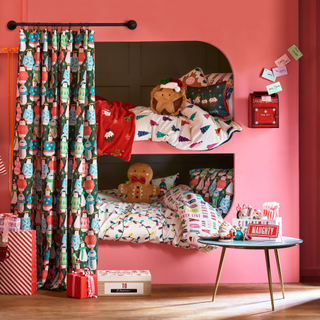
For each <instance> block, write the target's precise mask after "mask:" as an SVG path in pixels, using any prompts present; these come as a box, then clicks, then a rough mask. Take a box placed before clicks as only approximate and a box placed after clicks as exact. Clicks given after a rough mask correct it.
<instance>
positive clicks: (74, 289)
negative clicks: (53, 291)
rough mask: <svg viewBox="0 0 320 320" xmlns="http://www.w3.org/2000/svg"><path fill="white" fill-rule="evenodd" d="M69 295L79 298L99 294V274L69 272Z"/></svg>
mask: <svg viewBox="0 0 320 320" xmlns="http://www.w3.org/2000/svg"><path fill="white" fill-rule="evenodd" d="M67 296H69V297H72V298H77V299H85V298H90V297H92V296H95V297H96V296H97V275H96V274H86V272H72V273H68V274H67Z"/></svg>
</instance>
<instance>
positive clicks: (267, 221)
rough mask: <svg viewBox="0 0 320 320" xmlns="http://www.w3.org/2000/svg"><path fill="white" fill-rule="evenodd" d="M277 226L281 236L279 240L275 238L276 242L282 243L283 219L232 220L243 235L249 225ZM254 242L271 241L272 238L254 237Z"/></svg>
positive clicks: (233, 224)
mask: <svg viewBox="0 0 320 320" xmlns="http://www.w3.org/2000/svg"><path fill="white" fill-rule="evenodd" d="M252 223H255V224H275V225H278V226H279V234H278V238H273V239H272V240H274V241H282V240H281V239H282V218H280V217H278V218H275V219H237V218H233V219H232V226H233V227H234V228H235V229H237V230H241V231H242V232H243V233H244V231H245V230H246V229H247V227H248V225H249V224H252ZM252 240H259V241H263V240H271V238H260V237H259V238H258V237H252Z"/></svg>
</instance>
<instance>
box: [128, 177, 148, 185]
mask: <svg viewBox="0 0 320 320" xmlns="http://www.w3.org/2000/svg"><path fill="white" fill-rule="evenodd" d="M131 182H132V183H136V182H140V183H142V184H145V183H146V178H145V177H141V178H140V179H139V178H138V177H136V176H133V178H132V180H131Z"/></svg>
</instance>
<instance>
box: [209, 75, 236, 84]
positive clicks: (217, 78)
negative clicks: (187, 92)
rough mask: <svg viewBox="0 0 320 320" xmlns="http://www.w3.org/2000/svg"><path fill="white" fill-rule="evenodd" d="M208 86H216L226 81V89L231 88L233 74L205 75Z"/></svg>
mask: <svg viewBox="0 0 320 320" xmlns="http://www.w3.org/2000/svg"><path fill="white" fill-rule="evenodd" d="M206 78H207V81H208V85H210V84H218V83H220V82H223V81H227V82H228V85H227V87H233V74H232V73H210V74H207V75H206Z"/></svg>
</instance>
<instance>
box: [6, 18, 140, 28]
mask: <svg viewBox="0 0 320 320" xmlns="http://www.w3.org/2000/svg"><path fill="white" fill-rule="evenodd" d="M17 26H21V27H24V26H34V27H70V28H71V27H91V26H92V27H128V28H129V29H130V30H134V29H135V28H136V27H137V22H136V21H135V20H130V21H128V22H125V23H95V22H94V23H85V22H84V23H60V22H57V23H51V22H50V23H45V22H15V21H14V20H10V21H9V22H8V23H7V28H8V29H9V30H14V29H15V28H16V27H17Z"/></svg>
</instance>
